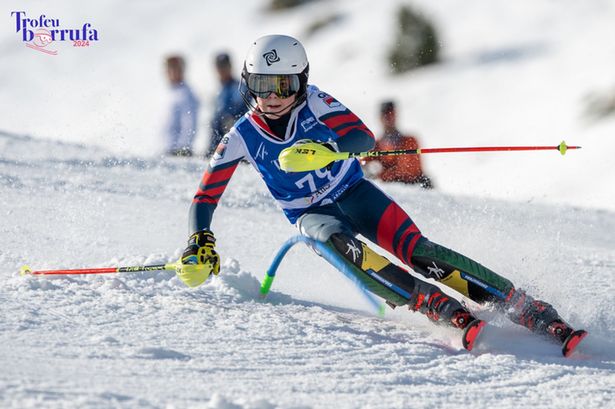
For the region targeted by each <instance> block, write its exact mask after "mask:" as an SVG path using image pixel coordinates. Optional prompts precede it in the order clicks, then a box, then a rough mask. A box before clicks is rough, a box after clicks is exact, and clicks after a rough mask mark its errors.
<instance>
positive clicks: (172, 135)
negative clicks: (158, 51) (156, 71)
mask: <svg viewBox="0 0 615 409" xmlns="http://www.w3.org/2000/svg"><path fill="white" fill-rule="evenodd" d="M166 68H167V77H168V78H169V83H170V84H171V104H170V110H171V114H170V116H169V119H168V120H167V125H166V128H165V133H166V135H165V137H166V148H165V151H166V154H167V155H171V156H192V144H193V142H194V137H195V135H196V124H197V115H198V109H199V101H198V100H197V99H196V97H195V96H194V94H193V93H192V90H191V89H190V87H189V86H188V85H187V84H186V83H185V80H184V71H185V68H186V63H185V61H184V59H183V57H180V56H170V57H167V59H166Z"/></svg>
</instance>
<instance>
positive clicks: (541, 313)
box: [506, 290, 587, 357]
mask: <svg viewBox="0 0 615 409" xmlns="http://www.w3.org/2000/svg"><path fill="white" fill-rule="evenodd" d="M507 307H508V309H507V311H506V313H507V315H508V317H509V318H510V320H511V321H512V322H514V323H516V324H519V325H522V326H524V327H526V328H528V329H529V330H530V331H532V332H535V333H537V334H539V335H545V336H547V337H549V338H550V339H552V340H554V341H555V342H557V343H559V344H561V345H562V354H563V355H564V356H565V357H568V356H570V355H571V354H572V352H573V351H574V349H575V348H576V347H577V345H578V344H579V342H581V340H582V339H583V338H585V337H586V336H587V331H584V330H578V331H575V330H574V329H573V328H572V327H571V326H570V325H569V324H567V323H566V322H565V321H564V320H563V319H562V318H561V317H560V316H559V314H558V313H557V311H556V310H555V308H553V306H552V305H551V304H547V303H546V302H544V301H540V300H536V299H534V298H533V297H531V296H529V295H527V294H526V293H525V291H523V290H514V293H513V295H512V297H511V298H510V299H509V301H508V302H507Z"/></svg>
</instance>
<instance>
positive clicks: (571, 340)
mask: <svg viewBox="0 0 615 409" xmlns="http://www.w3.org/2000/svg"><path fill="white" fill-rule="evenodd" d="M587 334H588V333H587V331H585V330H582V329H580V330H577V331H574V332H572V334H570V335H568V337H567V338H566V340H565V341H564V343H563V345H562V354H563V355H564V356H565V357H566V358H568V357H569V356H570V355H572V353H573V352H574V350H575V349H576V347H577V346H578V345H579V343H580V342H581V341H582V340H583V338H585V337H586V336H587Z"/></svg>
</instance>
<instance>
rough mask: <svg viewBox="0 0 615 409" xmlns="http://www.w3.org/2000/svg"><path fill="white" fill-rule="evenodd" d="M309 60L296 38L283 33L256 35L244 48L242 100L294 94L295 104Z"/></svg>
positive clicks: (303, 92) (302, 89)
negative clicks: (248, 47)
mask: <svg viewBox="0 0 615 409" xmlns="http://www.w3.org/2000/svg"><path fill="white" fill-rule="evenodd" d="M308 72H309V63H308V59H307V55H306V53H305V49H304V48H303V45H301V43H300V42H299V40H297V39H295V38H293V37H289V36H285V35H279V34H274V35H267V36H264V37H260V38H259V39H257V40H256V41H254V43H252V46H251V47H250V49H249V50H248V54H247V56H246V60H245V62H244V65H243V72H242V73H241V80H242V84H241V88H242V89H241V91H242V95H244V100H245V101H246V103H247V104H248V106H251V103H250V99H251V98H249V97H248V95H249V96H251V97H252V98H256V97H261V98H267V97H268V96H269V95H270V94H271V93H275V94H277V95H278V96H279V97H281V98H288V97H289V96H291V95H293V94H297V101H296V102H295V104H299V103H301V102H302V101H303V100H304V99H305V95H306V89H307V80H308Z"/></svg>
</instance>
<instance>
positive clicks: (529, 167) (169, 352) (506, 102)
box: [0, 0, 615, 409]
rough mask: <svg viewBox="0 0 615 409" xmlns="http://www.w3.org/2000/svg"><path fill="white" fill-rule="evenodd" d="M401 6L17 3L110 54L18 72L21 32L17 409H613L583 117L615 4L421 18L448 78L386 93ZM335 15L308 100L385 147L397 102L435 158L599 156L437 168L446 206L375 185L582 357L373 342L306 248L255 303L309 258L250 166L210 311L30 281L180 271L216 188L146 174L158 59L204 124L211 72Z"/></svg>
mask: <svg viewBox="0 0 615 409" xmlns="http://www.w3.org/2000/svg"><path fill="white" fill-rule="evenodd" d="M400 3H401V2H398V1H389V2H381V3H379V5H378V7H375V6H374V3H373V2H368V1H367V0H357V1H350V0H345V1H339V2H320V3H316V4H313V5H309V6H305V8H302V9H299V10H297V11H289V12H284V13H282V14H280V15H277V16H276V15H269V14H266V13H265V12H264V11H263V7H264V2H263V1H260V2H238V1H229V2H224V3H220V2H182V3H178V4H172V3H170V2H166V3H165V2H159V3H157V5H153V4H149V2H130V3H126V2H120V1H109V2H105V3H102V2H101V3H88V4H87V6H85V5H79V7H76V6H75V4H76V3H75V2H71V1H58V2H54V3H48V2H37V1H32V2H30V3H28V4H27V5H24V3H23V2H17V1H13V0H9V1H6V2H3V4H2V10H3V12H4V13H5V14H4V15H5V17H7V18H8V16H9V15H10V11H12V10H22V9H25V10H26V11H27V12H28V14H31V15H33V16H38V15H39V14H43V13H44V14H46V15H48V16H50V17H56V16H57V17H59V18H60V19H61V21H62V22H64V21H65V22H66V24H67V25H68V26H71V27H78V26H80V25H81V24H82V23H83V22H85V21H88V22H91V23H92V25H93V26H94V27H96V28H98V29H99V30H100V37H101V41H100V42H99V43H98V44H96V45H95V46H92V47H90V48H88V49H83V50H77V49H72V48H71V47H70V46H58V50H59V55H58V56H54V57H50V56H47V55H43V54H40V53H36V52H35V51H33V50H29V49H27V48H26V47H24V46H23V44H22V43H21V42H19V41H18V39H17V37H16V34H15V33H14V32H13V31H14V28H13V26H12V24H13V22H12V20H11V21H10V24H7V25H6V30H5V31H4V32H3V33H2V34H1V37H0V47H1V48H2V51H3V52H4V56H3V63H2V64H1V65H0V86H1V87H2V90H3V92H2V93H0V106H1V107H2V112H3V114H4V115H3V116H2V124H0V278H1V280H0V305H1V308H0V407H3V408H20V409H21V408H41V407H44V408H107V407H119V408H124V407H126V408H134V407H139V408H184V407H189V408H218V409H228V408H245V409H247V408H254V409H257V408H258V409H261V408H262V409H264V408H320V407H331V406H336V407H339V408H364V407H371V408H407V407H412V408H434V407H438V408H440V407H442V408H460V407H468V408H469V407H471V408H493V407H498V408H513V407H514V408H518V407H536V408H541V407H549V408H578V407H581V406H582V407H584V408H607V407H614V404H613V401H614V400H615V392H614V390H615V352H613V351H615V343H614V341H613V331H614V329H615V304H614V303H613V293H614V290H615V288H614V286H615V284H614V280H613V273H614V272H615V250H614V249H615V235H614V234H613V231H615V213H613V210H615V205H614V203H615V189H614V188H613V184H612V183H611V182H610V179H611V178H610V175H611V174H612V170H611V164H610V161H609V160H608V158H609V153H610V151H611V150H612V149H613V148H615V145H614V144H615V142H614V140H613V138H612V137H611V135H612V134H613V131H614V130H615V121H614V120H613V119H612V118H611V119H606V120H604V121H601V122H590V121H588V120H587V118H585V117H583V116H582V111H583V98H584V96H585V95H587V94H588V93H591V92H596V91H600V90H604V89H606V88H607V87H612V85H613V81H615V80H614V79H613V77H612V67H613V65H614V63H615V57H614V56H615V53H613V51H615V50H614V49H613V47H615V46H614V45H613V42H612V41H611V39H612V38H615V36H614V34H615V33H614V32H613V31H614V30H615V28H614V27H615V26H614V25H613V24H612V21H613V18H614V17H615V3H614V2H612V1H602V0H594V1H585V2H573V1H566V2H552V1H548V0H541V1H536V0H534V1H531V2H530V1H518V2H493V1H487V0H474V1H470V2H463V3H460V2H455V1H450V0H443V1H439V2H428V1H414V2H412V4H415V5H417V7H420V8H421V9H422V10H424V11H425V13H426V14H427V15H429V16H430V17H432V18H433V19H434V20H435V21H436V22H437V23H438V24H439V27H440V29H441V31H442V34H443V51H444V63H443V64H441V65H438V66H434V67H431V68H425V69H421V70H418V71H416V72H413V73H409V74H407V75H404V76H401V77H389V76H387V75H386V74H387V72H386V71H387V70H386V66H385V65H384V64H382V62H381V61H382V58H383V56H384V55H385V53H386V49H387V47H388V45H389V43H390V41H391V38H392V37H391V36H392V33H393V27H392V26H391V24H390V23H389V21H391V18H392V13H393V12H394V11H395V9H396V8H397V6H398V5H399V4H400ZM329 13H339V14H340V15H342V18H341V19H339V22H338V23H337V25H334V26H332V27H329V28H327V29H324V30H323V31H321V32H318V33H316V34H314V35H313V36H312V37H308V38H306V39H305V40H304V42H305V44H306V47H307V49H308V54H309V55H310V60H311V68H312V70H311V76H312V79H313V81H314V83H316V84H318V85H319V86H320V87H322V88H323V89H326V90H328V91H330V92H331V93H333V94H334V95H336V96H338V97H339V98H340V99H341V100H342V101H343V102H345V103H346V104H348V105H349V106H350V107H351V108H352V109H353V110H354V111H356V112H357V114H359V116H361V117H363V118H365V119H366V120H367V122H368V124H369V125H370V126H371V127H373V128H374V129H378V122H377V118H376V116H375V109H376V107H377V104H378V102H379V100H380V98H385V97H387V98H388V97H395V98H397V100H398V101H399V103H400V105H401V107H403V109H404V111H405V112H406V113H407V114H405V115H402V121H401V125H402V127H403V128H405V129H409V130H416V131H417V132H418V133H419V135H420V136H421V137H422V141H423V142H424V144H425V145H426V146H427V145H429V146H433V147H435V146H445V145H456V146H460V145H479V144H490V145H491V144H493V145H498V144H534V143H536V144H554V145H555V144H557V143H559V142H560V140H561V139H564V138H565V139H566V141H567V142H569V143H575V144H580V145H582V146H583V149H582V150H581V151H575V152H570V153H569V154H567V156H566V157H565V158H561V156H560V155H559V154H557V153H555V152H554V153H552V154H551V153H519V154H516V153H515V154H510V153H509V154H494V155H471V154H467V155H458V156H454V155H442V156H440V157H437V156H436V155H434V156H433V157H429V158H425V161H426V162H425V163H426V165H427V166H428V169H429V171H430V172H431V173H432V174H433V175H434V178H435V180H436V183H437V184H438V188H439V189H438V190H437V191H433V192H424V191H420V190H418V189H415V188H412V187H408V186H403V185H396V184H390V185H382V187H383V188H384V189H385V191H386V192H387V193H389V194H390V195H392V196H393V197H395V198H396V199H397V200H398V202H399V203H400V205H402V206H403V207H404V208H405V209H407V210H408V211H409V212H410V214H411V215H412V217H413V219H414V221H415V222H416V223H417V225H418V226H419V227H420V228H421V229H422V231H423V233H424V234H425V235H426V236H428V237H429V238H430V239H432V240H434V241H436V242H439V243H441V244H443V245H446V246H448V247H451V248H454V249H456V250H458V251H461V252H462V253H464V254H467V255H469V256H471V257H473V258H475V259H476V260H478V261H480V262H482V263H483V264H485V265H487V266H489V267H491V268H492V269H494V270H495V271H498V272H501V273H502V274H503V275H504V276H506V277H508V278H510V279H511V280H512V281H513V282H514V283H515V284H516V285H517V286H519V287H522V288H526V289H528V290H529V291H531V293H532V294H534V295H535V296H537V297H540V298H542V299H544V300H546V301H548V302H550V303H552V304H553V305H554V306H555V307H556V308H557V309H558V311H559V312H560V313H561V314H562V315H563V316H564V317H565V318H566V319H568V320H569V322H570V323H571V324H572V325H573V326H574V327H576V328H585V329H586V330H588V331H589V332H590V335H589V336H588V337H587V338H586V339H585V340H584V341H583V343H582V344H581V345H580V347H579V351H578V352H577V353H576V354H575V355H573V357H571V358H569V359H565V358H563V357H562V356H561V354H560V351H559V348H558V347H557V346H556V345H554V344H552V343H550V342H549V341H547V340H543V339H540V338H538V337H536V336H534V335H532V334H530V333H529V332H528V331H527V330H525V329H523V328H520V327H518V326H515V325H513V324H512V323H510V322H509V321H508V320H506V319H505V318H503V317H500V316H498V315H496V314H495V313H493V312H492V311H490V310H489V309H485V308H482V307H478V306H476V305H474V304H472V303H470V307H471V308H472V309H474V310H475V311H476V313H477V315H479V316H480V317H481V318H484V319H486V320H488V321H489V323H490V325H489V326H488V327H487V329H486V330H485V332H484V334H483V336H482V338H481V339H480V342H479V343H478V345H477V346H476V347H475V350H474V351H472V352H471V353H468V352H467V351H465V350H464V349H463V348H462V346H461V341H460V339H459V333H458V332H457V331H455V330H453V329H450V328H443V327H436V326H434V325H433V324H432V323H430V322H429V321H428V320H427V319H426V318H425V317H423V316H421V315H419V314H413V313H411V312H409V311H407V310H402V309H397V310H395V311H391V310H387V313H386V315H385V317H384V318H379V317H377V316H376V315H375V314H374V313H373V311H372V310H371V309H370V306H369V304H368V303H367V302H366V301H365V300H364V299H363V298H362V295H361V293H360V292H359V291H358V290H357V289H356V288H355V287H354V285H353V284H352V283H351V282H350V281H349V280H347V279H346V278H345V277H344V276H343V275H342V274H340V273H339V272H337V271H335V270H334V269H333V268H331V267H330V266H328V265H327V264H326V263H325V262H324V261H323V260H322V259H320V258H319V257H317V256H316V255H315V254H313V253H312V252H311V251H310V250H309V249H307V248H306V247H304V246H303V247H302V246H297V247H296V248H294V249H293V250H291V251H290V252H289V255H288V256H287V257H286V259H285V260H284V261H283V263H282V265H281V267H280V270H279V274H278V277H277V278H276V281H275V282H274V285H273V289H272V293H271V294H270V296H269V297H268V298H267V299H266V300H261V299H260V297H259V294H258V288H259V281H260V280H261V279H262V277H263V275H264V272H265V270H266V269H267V267H268V265H269V263H270V262H271V260H272V258H273V255H274V254H275V251H276V250H277V249H278V247H279V246H280V245H281V244H282V243H283V242H285V241H286V240H287V239H288V238H289V237H290V236H291V235H294V234H296V233H297V232H296V230H295V228H294V227H293V226H290V225H289V224H288V223H287V222H286V219H285V218H284V217H283V215H282V214H281V212H280V211H279V210H278V209H277V207H276V205H275V203H274V201H273V200H272V199H271V198H270V196H269V194H268V193H267V191H266V189H265V187H264V186H263V184H262V182H260V181H259V179H258V176H257V175H256V174H255V172H254V171H253V170H252V169H250V168H249V167H247V166H244V165H241V166H240V168H239V169H238V171H237V172H236V175H235V177H234V179H233V180H232V181H231V184H230V185H229V188H228V190H227V192H226V193H225V196H224V197H223V199H222V202H221V204H220V206H219V208H218V210H217V211H216V217H215V220H214V224H213V229H214V231H215V232H216V235H217V237H218V246H217V248H218V249H219V252H220V254H221V255H222V259H223V261H224V266H223V268H222V272H221V273H220V275H219V276H218V277H214V278H213V279H212V280H210V281H208V282H207V283H206V284H205V285H203V286H201V287H199V288H196V289H189V288H187V287H185V286H184V285H183V284H182V283H181V282H180V281H179V280H178V279H177V278H176V277H174V275H173V274H172V273H169V272H157V273H153V272H150V273H124V274H112V275H101V276H71V277H21V276H19V275H18V273H17V272H18V270H19V268H20V267H21V266H22V265H24V264H29V265H30V266H31V267H32V268H33V269H37V270H38V269H56V268H80V267H104V266H120V265H135V264H158V263H165V262H173V261H175V260H177V258H178V257H179V255H180V254H181V251H182V250H183V247H184V243H185V241H186V239H187V222H188V220H187V218H188V212H187V210H188V207H189V205H190V201H191V199H192V196H193V194H194V192H195V189H196V187H197V184H198V181H199V179H200V176H201V173H202V171H203V169H204V167H205V164H204V163H203V162H202V161H201V160H200V159H198V158H193V159H188V160H180V159H160V158H158V157H156V156H154V153H155V152H156V151H157V150H158V149H159V146H158V144H159V142H160V141H161V140H162V139H161V138H160V137H159V135H158V134H157V132H158V131H157V129H158V125H159V119H160V118H161V112H160V110H161V109H162V107H163V104H164V101H165V99H164V95H165V88H164V82H163V75H162V74H163V73H162V69H161V65H160V64H161V56H162V55H164V53H166V52H171V51H174V50H179V51H182V52H185V54H186V55H187V57H188V58H189V76H190V78H191V79H192V82H193V83H194V84H195V88H196V89H197V91H198V92H199V93H200V95H201V96H202V98H203V100H204V101H205V102H206V103H205V105H204V108H205V109H204V112H203V118H202V121H201V123H203V124H205V123H206V121H207V119H208V115H209V111H208V110H209V109H210V107H208V104H207V102H208V101H210V99H211V98H212V97H213V89H214V88H213V85H212V84H211V83H205V82H204V79H205V78H213V72H212V67H211V58H212V56H213V55H214V54H215V52H216V51H217V50H218V49H220V48H227V49H228V50H230V51H231V53H232V54H233V56H234V57H235V65H236V66H238V65H239V60H240V59H241V58H242V56H243V55H244V53H245V48H246V46H247V44H248V43H249V41H251V40H252V39H254V38H255V37H257V36H259V35H262V34H266V33H270V32H272V31H277V32H284V33H289V34H293V35H297V36H300V37H301V36H303V35H304V29H305V27H307V26H308V25H309V23H310V22H311V21H310V20H309V19H308V18H307V17H306V16H307V15H311V16H314V18H316V17H318V16H327V15H329ZM229 15H234V16H235V18H236V20H235V21H234V23H235V24H233V29H232V30H230V31H229V30H226V28H227V27H228V26H229V21H228V16H229ZM254 16H257V18H254ZM579 27H582V29H581V28H579ZM223 32H224V33H225V35H224V36H222V35H221V34H220V33H223ZM200 138H201V139H200V142H199V143H200V144H201V146H203V145H204V135H203V133H201V134H200Z"/></svg>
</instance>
